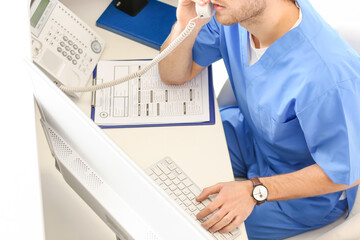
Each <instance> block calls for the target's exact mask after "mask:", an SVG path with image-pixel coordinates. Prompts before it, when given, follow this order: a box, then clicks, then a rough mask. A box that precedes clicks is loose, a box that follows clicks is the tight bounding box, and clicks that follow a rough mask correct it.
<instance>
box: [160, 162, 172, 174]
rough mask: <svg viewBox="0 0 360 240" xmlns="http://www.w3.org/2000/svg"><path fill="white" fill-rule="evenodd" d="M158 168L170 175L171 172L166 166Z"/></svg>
mask: <svg viewBox="0 0 360 240" xmlns="http://www.w3.org/2000/svg"><path fill="white" fill-rule="evenodd" d="M158 166H159V168H160V169H161V171H163V172H164V173H165V174H166V175H168V174H170V170H169V169H168V168H167V167H166V166H165V165H164V164H159V165H158Z"/></svg>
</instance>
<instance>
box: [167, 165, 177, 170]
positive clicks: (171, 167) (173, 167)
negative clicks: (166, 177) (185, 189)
mask: <svg viewBox="0 0 360 240" xmlns="http://www.w3.org/2000/svg"><path fill="white" fill-rule="evenodd" d="M168 168H169V169H170V170H171V171H173V170H174V169H176V166H175V164H174V163H172V164H170V165H169V166H168Z"/></svg>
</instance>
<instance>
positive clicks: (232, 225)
mask: <svg viewBox="0 0 360 240" xmlns="http://www.w3.org/2000/svg"><path fill="white" fill-rule="evenodd" d="M242 222H243V219H242V218H240V217H236V218H235V219H234V221H232V222H231V223H230V224H229V225H227V226H225V227H223V228H222V229H220V231H219V232H220V233H227V232H231V231H232V230H234V229H235V228H237V227H238V226H239V225H240V224H241V223H242Z"/></svg>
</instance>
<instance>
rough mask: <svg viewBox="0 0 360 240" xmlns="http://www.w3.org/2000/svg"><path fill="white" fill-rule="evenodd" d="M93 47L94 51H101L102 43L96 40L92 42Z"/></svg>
mask: <svg viewBox="0 0 360 240" xmlns="http://www.w3.org/2000/svg"><path fill="white" fill-rule="evenodd" d="M91 49H92V50H93V51H94V53H100V52H101V45H100V43H99V42H98V41H97V40H95V41H93V42H92V43H91Z"/></svg>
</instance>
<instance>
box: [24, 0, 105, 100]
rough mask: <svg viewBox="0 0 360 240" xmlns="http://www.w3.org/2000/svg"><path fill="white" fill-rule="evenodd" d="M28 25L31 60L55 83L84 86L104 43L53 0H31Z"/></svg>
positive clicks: (73, 94) (76, 94) (66, 9)
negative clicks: (30, 41)
mask: <svg viewBox="0 0 360 240" xmlns="http://www.w3.org/2000/svg"><path fill="white" fill-rule="evenodd" d="M30 25H31V33H32V37H31V38H32V58H33V61H34V62H35V63H36V64H37V65H39V66H40V67H41V68H43V69H44V70H45V71H46V72H47V73H49V74H50V76H51V78H52V79H53V80H54V82H56V83H57V84H58V85H67V86H71V87H85V86H86V85H87V82H88V81H89V79H90V77H91V75H92V72H93V70H94V68H95V66H96V64H97V62H98V61H99V59H100V56H101V54H102V52H103V49H104V46H105V43H104V41H103V40H102V39H101V37H100V36H98V35H97V34H96V33H95V32H94V31H93V30H92V29H91V28H90V27H89V26H88V25H87V24H86V23H84V22H83V21H82V20H81V19H79V18H78V17H77V16H76V15H75V14H74V13H73V12H71V11H70V10H69V9H68V8H67V7H65V6H64V5H63V4H62V3H61V2H59V1H57V0H34V1H31V6H30ZM69 93H70V92H69ZM71 95H72V96H75V97H79V96H80V93H71Z"/></svg>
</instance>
